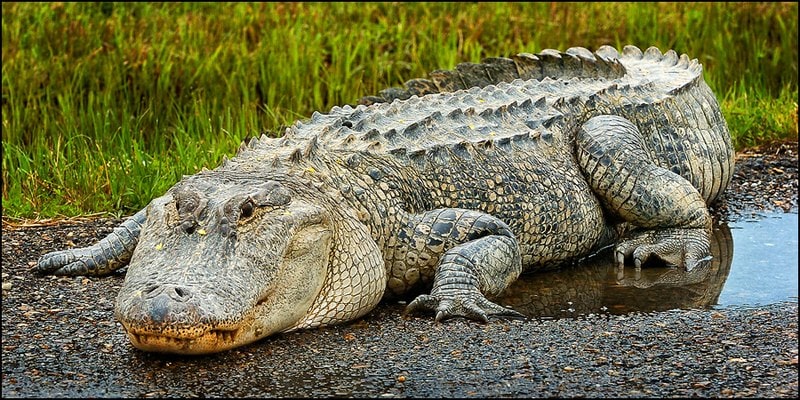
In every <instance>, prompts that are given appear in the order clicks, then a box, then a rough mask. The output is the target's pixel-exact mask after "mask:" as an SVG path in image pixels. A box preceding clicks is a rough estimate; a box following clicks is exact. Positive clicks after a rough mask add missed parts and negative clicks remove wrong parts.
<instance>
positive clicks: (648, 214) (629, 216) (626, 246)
mask: <svg viewBox="0 0 800 400" xmlns="http://www.w3.org/2000/svg"><path fill="white" fill-rule="evenodd" d="M576 158H577V161H578V165H579V166H580V168H581V170H582V171H583V174H584V176H585V177H586V180H587V181H588V182H589V186H590V187H591V188H592V190H593V191H594V192H595V193H596V194H597V196H598V197H599V198H600V200H601V202H602V203H603V204H604V206H605V208H606V209H607V210H608V211H609V212H610V213H611V214H613V215H615V216H616V217H618V218H620V219H622V220H624V221H626V222H629V223H631V224H633V225H635V226H636V227H638V229H637V230H634V231H633V232H631V233H630V234H629V235H628V236H627V237H626V238H625V239H624V240H622V241H621V242H620V243H619V244H618V245H617V247H616V250H615V257H616V261H617V263H618V265H619V267H622V266H623V265H624V261H625V258H626V257H630V256H633V260H634V263H635V266H636V267H637V268H641V266H642V264H643V263H644V262H645V261H647V259H648V258H649V257H651V256H656V257H658V258H660V259H662V260H664V261H665V262H666V263H667V264H669V265H674V266H678V265H681V266H683V267H684V268H686V269H687V270H691V269H693V268H694V267H695V266H697V265H698V264H699V263H702V262H705V261H707V260H708V259H709V256H710V248H709V234H710V232H711V216H710V214H709V212H708V209H707V208H706V203H705V200H704V199H703V197H702V196H701V194H700V193H699V192H698V190H697V189H696V188H695V187H694V186H692V184H691V183H690V182H689V181H687V180H686V179H684V178H683V177H681V176H680V175H678V174H676V173H674V172H672V171H670V170H668V169H665V168H662V167H659V166H658V165H656V164H655V163H654V162H653V161H652V160H651V159H650V158H649V156H648V150H647V148H646V144H645V141H644V138H643V136H642V134H641V132H639V130H638V128H637V127H636V126H635V125H634V124H633V123H631V122H630V121H628V120H627V119H625V118H622V117H618V116H611V115H601V116H597V117H593V118H591V119H590V120H588V121H587V122H586V123H585V124H584V125H583V127H582V128H581V129H580V131H579V132H578V135H577V138H576Z"/></svg>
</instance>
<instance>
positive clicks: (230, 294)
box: [115, 174, 385, 354]
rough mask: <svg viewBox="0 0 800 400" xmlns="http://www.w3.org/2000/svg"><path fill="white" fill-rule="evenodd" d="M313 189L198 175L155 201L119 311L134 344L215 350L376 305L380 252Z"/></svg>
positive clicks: (189, 350)
mask: <svg viewBox="0 0 800 400" xmlns="http://www.w3.org/2000/svg"><path fill="white" fill-rule="evenodd" d="M307 191H308V189H304V190H299V186H298V190H292V189H290V188H289V187H287V186H286V184H285V183H280V182H278V181H275V180H260V181H248V182H242V181H237V182H231V181H230V180H227V179H226V180H219V179H208V178H207V177H206V176H204V175H202V174H198V175H195V176H192V177H187V178H185V179H184V180H183V181H182V182H180V183H178V184H177V185H176V186H175V187H173V188H172V189H170V191H168V192H167V194H165V195H164V196H162V197H159V198H157V199H155V200H153V201H152V202H151V203H150V204H149V205H148V208H147V220H146V224H145V226H144V228H143V230H142V233H141V237H140V239H139V244H138V245H137V247H136V250H135V251H134V253H133V256H132V259H131V261H130V264H129V266H128V272H127V275H126V277H125V283H124V285H123V287H122V289H121V290H120V293H119V296H118V298H117V303H116V310H115V313H116V317H117V319H118V320H119V321H120V322H121V323H122V325H123V326H124V328H125V330H126V332H127V333H128V336H129V338H130V340H131V342H132V343H133V345H134V346H135V347H137V348H139V349H142V350H147V351H157V352H171V353H182V354H203V353H212V352H217V351H222V350H226V349H230V348H233V347H237V346H241V345H243V344H247V343H250V342H253V341H255V340H258V339H260V338H262V337H265V336H267V335H270V334H273V333H276V332H282V331H287V330H292V329H295V328H300V327H312V326H317V325H320V324H323V323H329V322H331V321H337V320H348V319H352V318H354V317H357V316H360V315H363V314H364V313H366V312H367V311H369V309H371V308H372V307H373V306H374V305H375V304H376V303H377V302H378V301H379V300H380V298H381V295H382V293H383V287H384V285H385V281H384V279H385V277H384V272H383V271H384V270H383V265H382V260H380V259H375V257H374V256H370V254H378V253H379V252H374V251H368V252H364V251H363V250H362V251H357V252H356V251H353V250H354V248H355V246H360V247H362V248H363V247H364V246H365V243H366V245H367V246H370V245H372V246H375V244H374V241H372V238H371V237H369V236H368V233H365V231H364V230H363V229H358V227H357V225H352V224H351V225H350V226H342V221H347V218H346V217H344V216H342V215H336V216H334V215H332V213H334V212H340V211H336V210H334V209H332V207H329V206H326V205H325V204H324V203H322V202H319V201H317V202H314V201H313V199H314V197H313V196H308V195H305V194H304V193H305V192H307ZM354 226H356V228H354ZM353 254H362V255H364V256H363V257H361V258H359V257H353ZM370 257H372V258H370ZM344 264H347V265H344ZM342 274H350V275H352V276H350V277H348V276H344V277H343V276H342ZM341 278H349V279H346V281H347V282H348V284H349V285H350V286H351V287H349V288H342V287H337V286H336V285H337V284H338V283H337V282H344V281H345V280H343V279H341Z"/></svg>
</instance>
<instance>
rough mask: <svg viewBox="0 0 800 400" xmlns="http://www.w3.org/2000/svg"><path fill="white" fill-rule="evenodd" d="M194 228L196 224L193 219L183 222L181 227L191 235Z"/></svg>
mask: <svg viewBox="0 0 800 400" xmlns="http://www.w3.org/2000/svg"><path fill="white" fill-rule="evenodd" d="M194 228H195V224H194V222H192V221H183V223H182V224H181V229H183V231H184V232H186V233H187V234H189V235H191V234H192V233H194Z"/></svg>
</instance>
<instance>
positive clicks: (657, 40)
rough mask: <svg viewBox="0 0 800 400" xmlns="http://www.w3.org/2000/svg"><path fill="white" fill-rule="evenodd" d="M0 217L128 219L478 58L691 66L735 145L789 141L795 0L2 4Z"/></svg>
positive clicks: (793, 113)
mask: <svg viewBox="0 0 800 400" xmlns="http://www.w3.org/2000/svg"><path fill="white" fill-rule="evenodd" d="M2 27H3V32H2V40H3V48H2V51H3V74H2V82H3V83H2V88H3V92H2V94H3V101H2V118H3V127H2V129H3V130H2V144H3V147H2V158H3V164H2V195H3V215H4V216H12V217H25V218H44V217H54V216H74V215H78V214H87V213H96V212H111V213H114V214H117V215H119V214H129V213H132V212H134V211H136V210H138V209H140V208H142V207H144V206H145V205H146V204H147V202H149V201H150V199H152V198H153V197H156V196H158V195H160V194H162V193H163V192H164V191H166V190H167V189H168V188H169V187H170V186H171V185H173V184H174V183H175V182H176V181H178V180H179V179H180V177H181V175H183V174H192V173H195V172H196V171H198V170H199V169H200V168H202V167H203V166H206V167H209V168H213V167H214V166H216V165H217V164H218V163H219V162H220V160H221V158H222V156H223V155H226V154H227V155H231V154H233V153H234V152H235V149H236V148H237V147H238V145H239V143H240V141H241V140H242V139H244V138H245V137H248V136H254V135H256V134H258V133H259V132H261V131H262V130H265V129H268V130H275V129H276V128H277V127H279V126H282V125H288V124H291V123H292V122H293V121H294V120H296V119H298V118H304V117H307V116H309V115H310V114H311V113H312V112H313V111H323V112H324V111H327V110H328V109H330V107H332V106H334V105H338V104H343V103H352V102H353V101H355V100H356V99H358V98H359V97H361V96H363V95H367V94H374V93H377V92H378V91H379V90H380V89H383V88H385V87H389V86H397V85H399V84H400V83H401V82H403V81H405V80H408V79H411V78H415V77H424V76H426V75H427V73H428V72H429V71H432V70H434V69H440V68H452V67H453V66H454V65H455V64H456V63H458V62H463V61H473V62H477V61H479V60H480V59H481V58H484V57H489V56H498V55H503V56H508V55H511V54H515V53H519V52H536V51H540V50H542V49H544V48H556V49H566V48H567V47H571V46H577V45H579V46H584V47H588V48H590V49H596V48H597V47H599V46H600V45H602V44H611V45H614V46H616V47H618V48H621V47H622V46H623V45H625V44H634V45H637V46H639V47H641V48H643V49H644V48H646V47H649V46H651V45H655V46H657V47H659V48H661V49H663V50H666V49H669V48H673V49H675V50H676V51H678V52H679V53H687V54H689V55H690V56H691V57H697V58H698V59H699V60H700V61H701V62H702V63H703V64H704V68H705V77H706V80H707V81H708V82H709V85H710V86H711V87H712V89H714V91H715V93H717V95H718V97H719V98H720V101H721V103H722V107H723V113H724V114H725V116H726V118H727V120H728V124H729V126H730V128H731V131H732V134H733V136H734V143H735V145H736V146H737V148H741V147H743V146H749V145H755V144H759V143H764V142H766V141H772V140H785V139H792V140H796V138H797V4H796V3H766V4H757V3H736V4H711V3H600V4H598V3H574V4H573V3H563V4H562V3H558V4H556V3H334V4H323V3H320V4H313V3H290V4H284V3H265V4H246V3H236V4H216V3H133V4H129V3H125V4H123V3H7V2H4V3H3V4H2Z"/></svg>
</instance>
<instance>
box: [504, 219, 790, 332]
mask: <svg viewBox="0 0 800 400" xmlns="http://www.w3.org/2000/svg"><path fill="white" fill-rule="evenodd" d="M797 222H798V221H797V214H788V213H787V214H783V213H781V214H768V215H762V216H761V217H760V218H759V219H758V220H752V221H742V222H736V223H731V224H730V226H728V225H721V226H717V227H715V228H714V231H713V235H712V238H711V253H712V256H713V259H712V260H711V262H709V263H707V264H706V265H704V266H698V267H697V268H695V269H693V270H692V271H690V272H684V271H682V270H680V269H677V268H668V267H659V266H651V267H648V266H647V265H645V267H644V268H642V269H641V272H640V273H639V274H637V273H636V271H635V269H634V268H633V266H630V267H627V266H626V268H625V269H624V270H623V271H622V272H621V273H620V272H618V271H617V268H616V265H615V264H614V263H613V261H612V259H613V257H612V255H611V249H607V250H605V251H603V252H601V253H600V254H598V255H597V256H596V257H594V258H592V259H590V260H588V261H586V262H584V263H583V264H580V265H576V266H572V267H567V268H563V269H560V270H557V271H552V272H543V273H535V274H530V275H523V276H521V277H520V278H519V279H518V280H517V281H516V282H514V283H513V284H512V285H511V287H509V288H508V289H506V291H505V292H504V293H503V295H502V296H501V297H500V298H498V299H497V302H498V303H500V304H503V305H505V306H508V307H511V308H513V309H515V310H517V311H519V312H521V313H523V314H525V315H527V316H529V317H535V318H541V319H549V318H571V317H579V316H581V315H588V314H627V313H631V312H637V311H638V312H654V311H666V310H672V309H710V308H724V307H739V306H749V305H765V304H773V303H778V302H782V301H789V300H792V301H797V284H798V280H797V270H798V265H797V262H798V259H797V252H798V251H797V245H798V243H797V231H798V226H797ZM734 248H735V251H734Z"/></svg>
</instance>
